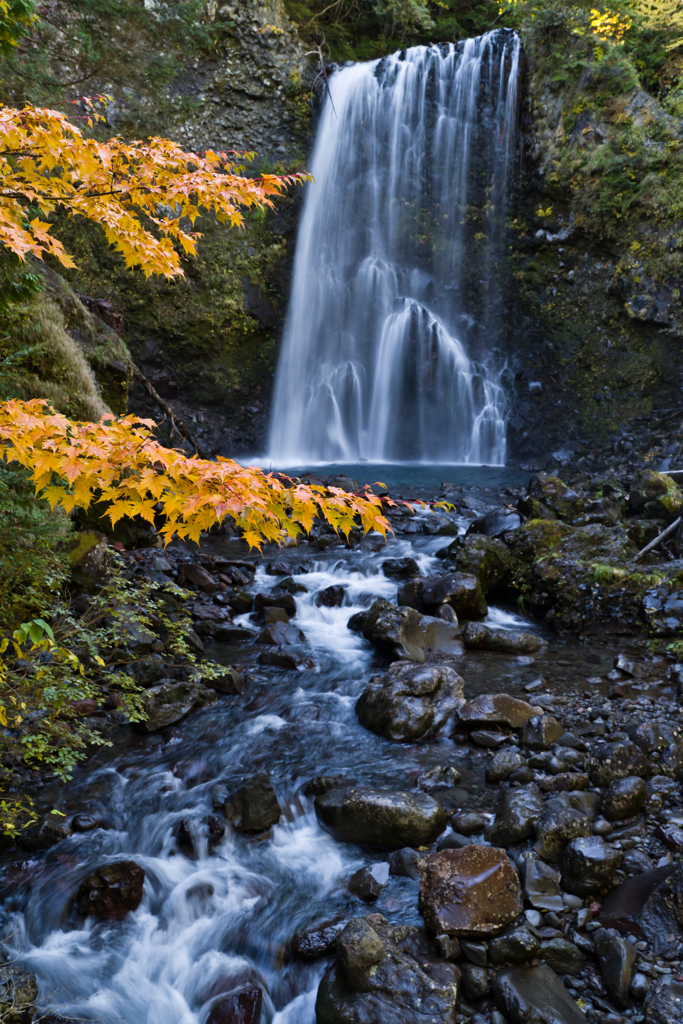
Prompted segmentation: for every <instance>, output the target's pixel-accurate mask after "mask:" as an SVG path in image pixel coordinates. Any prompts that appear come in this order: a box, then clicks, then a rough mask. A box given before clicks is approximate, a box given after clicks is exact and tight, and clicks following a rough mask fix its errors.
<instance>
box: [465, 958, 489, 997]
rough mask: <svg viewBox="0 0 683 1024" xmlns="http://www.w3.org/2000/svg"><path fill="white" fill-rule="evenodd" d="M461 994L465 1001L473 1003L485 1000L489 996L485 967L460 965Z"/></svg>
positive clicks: (487, 974) (487, 976)
mask: <svg viewBox="0 0 683 1024" xmlns="http://www.w3.org/2000/svg"><path fill="white" fill-rule="evenodd" d="M462 994H463V995H464V996H465V999H472V1000H474V1001H475V1002H476V1001H477V1000H479V999H485V998H486V996H487V995H488V994H489V973H488V971H487V970H486V968H485V967H480V966H479V965H478V964H471V963H465V964H463V965H462Z"/></svg>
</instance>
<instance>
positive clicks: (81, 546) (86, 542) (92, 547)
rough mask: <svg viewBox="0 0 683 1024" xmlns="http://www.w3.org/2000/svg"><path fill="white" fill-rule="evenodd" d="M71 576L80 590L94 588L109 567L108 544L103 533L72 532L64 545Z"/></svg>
mask: <svg viewBox="0 0 683 1024" xmlns="http://www.w3.org/2000/svg"><path fill="white" fill-rule="evenodd" d="M66 555H67V558H68V561H69V567H70V569H71V578H72V580H73V582H74V584H75V585H76V586H77V587H78V588H79V589H81V590H87V591H90V590H94V588H95V587H96V585H97V584H98V583H100V582H101V581H102V580H103V579H104V577H105V576H106V574H107V570H108V568H109V559H110V554H109V545H108V543H107V538H106V537H105V535H104V534H103V533H98V532H96V531H95V530H81V532H80V533H73V534H72V535H71V537H70V538H69V540H68V541H67V545H66Z"/></svg>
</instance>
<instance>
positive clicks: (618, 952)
mask: <svg viewBox="0 0 683 1024" xmlns="http://www.w3.org/2000/svg"><path fill="white" fill-rule="evenodd" d="M593 945H594V946H595V952H596V953H597V956H598V962H599V964H600V972H601V974H602V980H603V983H604V986H605V989H606V990H607V995H608V996H609V998H610V999H611V1000H612V1002H613V1003H614V1005H615V1006H617V1007H618V1008H619V1009H620V1010H625V1009H626V1007H627V1006H628V1002H629V1000H628V993H629V987H630V985H631V978H632V977H633V969H634V967H635V963H636V951H635V949H634V948H633V945H632V943H630V942H627V941H626V939H623V938H622V937H621V935H619V933H618V932H616V931H613V930H612V929H607V928H599V929H598V930H597V931H596V932H595V933H594V934H593ZM682 1009H683V1007H682Z"/></svg>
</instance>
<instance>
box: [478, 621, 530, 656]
mask: <svg viewBox="0 0 683 1024" xmlns="http://www.w3.org/2000/svg"><path fill="white" fill-rule="evenodd" d="M462 638H463V642H464V644H465V647H467V648H469V649H470V650H475V651H496V652H497V653H499V654H533V653H534V652H535V651H539V650H540V649H541V647H543V641H542V640H541V638H540V637H538V636H536V635H535V634H534V633H515V632H513V631H512V630H509V629H490V628H489V627H488V626H485V625H484V623H483V622H468V623H467V625H466V626H465V628H464V630H463V633H462Z"/></svg>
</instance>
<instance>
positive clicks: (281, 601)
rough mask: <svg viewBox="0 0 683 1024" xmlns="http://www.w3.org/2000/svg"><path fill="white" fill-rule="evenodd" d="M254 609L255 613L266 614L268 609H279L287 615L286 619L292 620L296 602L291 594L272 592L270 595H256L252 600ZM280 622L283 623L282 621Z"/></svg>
mask: <svg viewBox="0 0 683 1024" xmlns="http://www.w3.org/2000/svg"><path fill="white" fill-rule="evenodd" d="M254 608H255V609H256V611H257V612H266V611H267V610H268V609H269V608H279V609H280V611H283V612H285V613H286V615H287V619H288V620H289V619H293V618H294V616H295V615H296V601H295V600H294V598H293V596H292V595H291V594H283V593H279V594H278V593H276V592H275V590H273V592H272V593H270V594H257V595H256V597H255V598H254ZM280 621H283V620H282V619H281V620H280Z"/></svg>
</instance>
